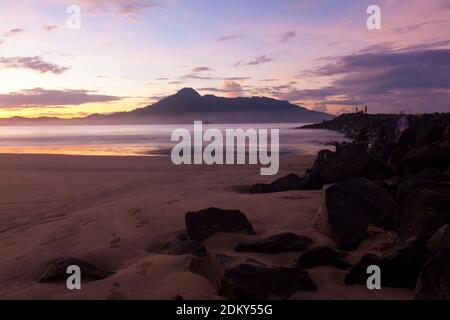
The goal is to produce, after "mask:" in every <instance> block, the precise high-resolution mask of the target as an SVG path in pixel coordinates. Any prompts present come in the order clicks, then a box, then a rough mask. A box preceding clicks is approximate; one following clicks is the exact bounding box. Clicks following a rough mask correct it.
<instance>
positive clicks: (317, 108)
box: [311, 103, 328, 112]
mask: <svg viewBox="0 0 450 320" xmlns="http://www.w3.org/2000/svg"><path fill="white" fill-rule="evenodd" d="M311 110H313V111H319V112H328V108H327V106H326V105H325V104H322V103H317V104H315V105H314V106H313V107H312V108H311Z"/></svg>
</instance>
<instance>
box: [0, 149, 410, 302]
mask: <svg viewBox="0 0 450 320" xmlns="http://www.w3.org/2000/svg"><path fill="white" fill-rule="evenodd" d="M312 161H313V157H312V156H295V155H284V156H282V157H281V162H280V165H281V167H280V172H279V175H278V176H280V177H281V176H283V175H285V174H287V173H291V172H296V173H299V174H301V173H303V172H304V171H305V170H306V168H307V167H308V166H310V165H311V163H312ZM272 180H274V177H261V176H260V175H259V167H258V166H212V167H208V166H179V167H177V166H175V165H173V164H172V163H171V161H170V159H169V158H167V157H82V156H57V155H6V154H2V155H0V257H1V264H0V299H107V298H111V297H123V298H126V299H172V298H174V297H175V296H177V295H181V296H183V297H184V298H185V299H220V297H218V296H217V295H216V294H215V292H214V288H213V287H212V286H211V285H210V284H209V282H208V281H207V280H205V279H203V278H202V277H200V276H198V275H195V274H193V273H191V272H189V271H188V266H189V263H190V261H191V259H192V256H190V255H185V256H165V255H156V254H151V253H149V252H147V250H146V249H147V248H148V247H151V246H154V245H156V244H158V243H162V242H165V241H168V240H171V239H172V238H173V237H174V236H175V235H177V234H178V233H180V232H182V231H184V229H185V226H184V214H185V213H186V212H187V211H196V210H200V209H204V208H207V207H211V206H214V207H219V208H223V209H239V210H241V211H242V212H244V213H245V214H246V215H247V217H248V219H249V220H250V222H251V223H252V225H253V226H254V229H255V231H256V233H257V236H258V237H262V236H269V235H272V234H275V233H279V232H287V231H289V232H295V233H298V234H301V235H305V236H309V237H310V238H312V239H313V240H314V241H315V242H316V243H317V244H330V242H329V240H328V239H327V238H326V237H324V236H322V235H321V234H320V233H318V232H317V231H316V230H315V229H314V228H313V226H314V221H315V218H316V213H317V210H318V208H319V206H320V192H319V191H293V192H284V193H275V194H257V195H249V194H243V193H239V192H238V190H239V189H240V187H242V186H246V185H251V184H254V183H259V182H270V181H272ZM249 238H251V237H250V236H246V235H235V234H217V235H214V236H213V237H211V238H209V239H208V240H207V241H206V242H205V245H206V247H207V249H208V250H210V251H213V252H222V253H226V254H229V255H236V253H235V252H234V251H233V247H234V245H235V244H236V243H237V242H239V241H241V240H244V239H249ZM369 241H370V240H369ZM366 242H368V241H366ZM369 246H370V243H364V244H363V246H362V248H361V249H359V250H358V251H356V252H354V253H352V254H351V255H350V257H349V259H350V260H351V261H352V262H354V261H356V260H357V259H358V258H359V256H360V255H361V253H362V252H363V251H364V250H366V249H367V248H368V247H369ZM239 255H241V256H244V255H246V256H249V257H254V258H257V259H259V260H261V261H262V262H266V263H269V264H274V265H285V264H290V263H291V262H292V261H293V260H294V259H295V258H297V257H299V256H300V253H287V254H280V255H275V256H270V255H264V254H242V253H240V254H239ZM62 256H73V257H77V258H80V259H84V260H87V261H89V262H91V263H94V264H96V265H98V266H99V267H102V268H103V269H106V270H111V271H115V272H116V273H115V274H114V275H113V276H111V277H109V278H107V279H104V280H100V281H95V282H90V283H85V284H83V287H82V290H80V291H78V290H74V291H69V290H67V289H66V287H65V284H64V283H62V284H42V283H38V282H37V279H39V277H40V275H41V274H42V273H43V272H44V271H45V270H46V268H47V267H48V265H49V263H50V262H51V261H52V260H54V259H55V258H58V257H62ZM309 272H310V275H311V277H312V278H313V280H314V281H315V282H316V283H317V285H318V288H319V289H318V290H317V291H316V292H313V293H305V292H298V293H295V294H294V295H293V296H292V297H291V298H292V299H411V298H412V292H411V291H410V290H402V289H389V288H383V289H382V290H379V291H369V290H368V289H367V288H366V287H363V286H346V285H345V284H344V275H345V271H340V270H337V269H334V268H332V267H318V268H314V269H311V270H310V271H309Z"/></svg>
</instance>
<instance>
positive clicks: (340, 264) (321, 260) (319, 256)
mask: <svg viewBox="0 0 450 320" xmlns="http://www.w3.org/2000/svg"><path fill="white" fill-rule="evenodd" d="M344 258H345V253H343V252H339V251H336V250H333V249H331V248H330V247H316V248H314V249H312V250H310V251H308V252H306V253H305V254H303V255H302V256H301V257H300V258H299V259H298V260H297V263H298V265H299V266H301V267H303V268H306V269H309V268H313V267H317V266H333V267H335V268H338V269H348V268H350V267H351V264H350V263H348V262H347V261H345V259H344Z"/></svg>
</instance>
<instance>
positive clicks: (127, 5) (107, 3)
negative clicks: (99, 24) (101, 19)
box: [58, 0, 158, 20]
mask: <svg viewBox="0 0 450 320" xmlns="http://www.w3.org/2000/svg"><path fill="white" fill-rule="evenodd" d="M58 1H59V2H64V3H66V1H64V0H58ZM79 2H80V3H81V4H82V5H84V6H85V7H86V8H87V9H88V10H89V12H90V13H92V14H101V15H105V14H109V15H119V16H126V17H129V18H132V19H133V20H137V19H138V16H139V15H140V14H142V13H144V12H145V11H146V10H148V9H150V8H154V7H157V6H158V3H157V2H155V1H152V0H79Z"/></svg>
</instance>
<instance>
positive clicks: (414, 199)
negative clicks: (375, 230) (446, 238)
mask: <svg viewBox="0 0 450 320" xmlns="http://www.w3.org/2000/svg"><path fill="white" fill-rule="evenodd" d="M397 199H398V201H400V204H401V206H402V209H401V210H400V211H399V213H398V214H397V215H396V216H395V217H394V219H393V228H394V230H395V232H396V233H397V234H398V235H399V236H400V237H401V238H402V239H406V238H409V237H412V236H416V237H418V238H419V239H421V240H423V241H424V242H425V241H427V240H428V239H429V238H430V237H431V236H432V235H433V233H434V232H435V231H436V230H437V229H439V228H440V227H442V226H443V225H446V224H450V183H449V182H435V181H428V180H423V179H418V178H416V177H412V178H408V179H405V181H404V182H402V183H401V184H400V185H399V187H398V188H397Z"/></svg>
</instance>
